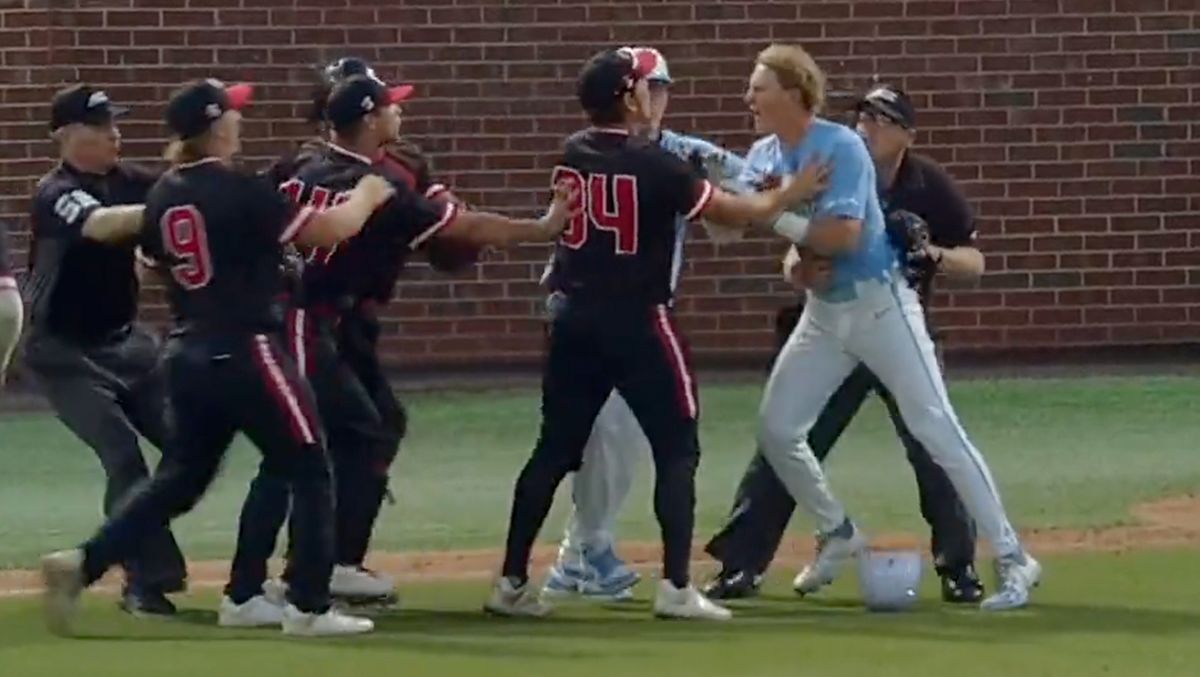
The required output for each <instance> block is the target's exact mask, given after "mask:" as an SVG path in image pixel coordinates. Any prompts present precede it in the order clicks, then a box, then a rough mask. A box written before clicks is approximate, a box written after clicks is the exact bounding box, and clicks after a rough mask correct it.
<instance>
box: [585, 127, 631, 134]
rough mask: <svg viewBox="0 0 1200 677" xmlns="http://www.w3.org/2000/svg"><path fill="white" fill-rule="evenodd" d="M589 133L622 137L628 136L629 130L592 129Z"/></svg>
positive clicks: (612, 128)
mask: <svg viewBox="0 0 1200 677" xmlns="http://www.w3.org/2000/svg"><path fill="white" fill-rule="evenodd" d="M591 131H593V132H599V133H601V134H621V135H623V136H629V130H628V129H625V128H624V127H592V128H591Z"/></svg>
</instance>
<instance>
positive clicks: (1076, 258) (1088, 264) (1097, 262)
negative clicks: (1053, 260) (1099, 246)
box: [1058, 252, 1111, 270]
mask: <svg viewBox="0 0 1200 677" xmlns="http://www.w3.org/2000/svg"><path fill="white" fill-rule="evenodd" d="M1110 261H1111V258H1110V257H1109V255H1108V254H1105V253H1103V252H1100V253H1096V252H1093V253H1088V254H1063V255H1062V256H1060V257H1059V260H1058V266H1059V269H1061V270H1088V269H1092V270H1095V269H1099V270H1104V269H1106V268H1108V267H1109V264H1110Z"/></svg>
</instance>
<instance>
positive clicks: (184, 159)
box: [163, 132, 210, 166]
mask: <svg viewBox="0 0 1200 677" xmlns="http://www.w3.org/2000/svg"><path fill="white" fill-rule="evenodd" d="M208 137H209V134H208V133H207V132H205V133H204V134H201V135H200V136H193V137H192V138H190V139H180V138H179V137H175V138H172V139H171V141H170V142H169V143H167V147H166V148H165V149H164V150H163V157H164V158H165V159H166V160H167V162H170V163H171V164H172V165H176V166H177V165H186V164H188V163H190V162H199V161H200V160H203V159H204V158H206V157H208V156H209V155H210V153H209V152H208Z"/></svg>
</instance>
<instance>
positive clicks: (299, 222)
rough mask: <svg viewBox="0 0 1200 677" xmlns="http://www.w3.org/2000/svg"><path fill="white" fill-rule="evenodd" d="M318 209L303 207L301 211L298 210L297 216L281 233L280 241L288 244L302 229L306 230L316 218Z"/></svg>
mask: <svg viewBox="0 0 1200 677" xmlns="http://www.w3.org/2000/svg"><path fill="white" fill-rule="evenodd" d="M316 216H317V210H315V209H313V208H312V207H301V208H300V211H298V212H296V216H295V217H294V218H293V219H292V221H291V223H288V225H287V227H286V228H284V229H283V232H282V233H281V234H280V235H279V243H280V244H287V243H289V242H291V241H292V240H294V239H296V236H298V235H299V234H300V231H302V230H304V229H305V228H306V227H307V226H308V224H310V223H312V220H313V219H314V218H316Z"/></svg>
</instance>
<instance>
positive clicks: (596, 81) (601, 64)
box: [575, 47, 658, 112]
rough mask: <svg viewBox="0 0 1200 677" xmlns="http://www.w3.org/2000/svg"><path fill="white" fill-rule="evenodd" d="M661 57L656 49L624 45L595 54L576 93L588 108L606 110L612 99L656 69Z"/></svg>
mask: <svg viewBox="0 0 1200 677" xmlns="http://www.w3.org/2000/svg"><path fill="white" fill-rule="evenodd" d="M657 60H658V57H657V56H656V55H655V53H654V51H653V50H644V49H639V50H635V49H631V48H629V47H621V48H619V49H609V50H605V51H603V52H600V53H598V54H595V55H594V56H592V58H591V59H588V62H587V64H586V65H584V67H583V71H582V72H581V73H580V74H579V81H578V83H577V84H576V90H575V91H576V95H577V96H578V97H579V105H581V106H583V109H584V110H585V111H589V112H591V111H602V110H607V109H608V108H609V106H611V105H612V104H613V101H615V100H617V99H619V98H620V97H622V96H623V95H624V94H625V92H628V91H629V90H631V89H633V87H634V85H636V84H637V81H638V80H641V79H643V78H645V77H646V76H648V75H650V73H652V72H654V67H655V66H656V65H657Z"/></svg>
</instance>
